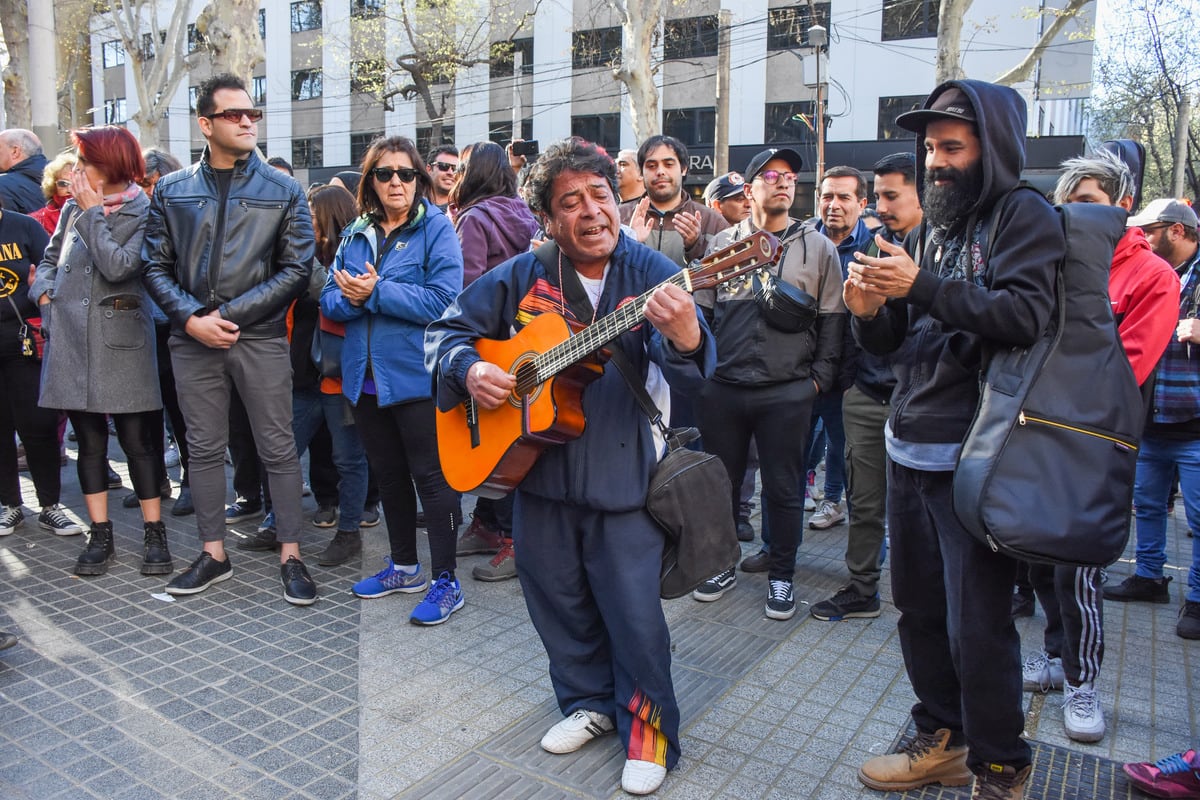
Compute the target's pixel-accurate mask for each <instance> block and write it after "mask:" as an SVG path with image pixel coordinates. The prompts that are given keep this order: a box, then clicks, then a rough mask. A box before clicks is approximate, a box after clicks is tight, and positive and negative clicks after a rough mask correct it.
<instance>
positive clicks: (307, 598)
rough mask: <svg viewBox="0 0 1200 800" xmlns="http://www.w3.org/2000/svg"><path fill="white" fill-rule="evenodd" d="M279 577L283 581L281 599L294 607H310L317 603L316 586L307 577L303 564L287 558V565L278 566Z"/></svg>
mask: <svg viewBox="0 0 1200 800" xmlns="http://www.w3.org/2000/svg"><path fill="white" fill-rule="evenodd" d="M279 577H280V579H282V581H283V599H284V600H287V601H288V602H289V603H291V604H292V605H294V606H311V605H312V604H313V603H315V602H317V585H316V584H315V583H313V579H312V578H310V577H308V570H307V569H305V568H304V562H303V561H301V560H300V559H298V558H296V557H295V556H289V557H288V560H287V563H285V564H280V565H279Z"/></svg>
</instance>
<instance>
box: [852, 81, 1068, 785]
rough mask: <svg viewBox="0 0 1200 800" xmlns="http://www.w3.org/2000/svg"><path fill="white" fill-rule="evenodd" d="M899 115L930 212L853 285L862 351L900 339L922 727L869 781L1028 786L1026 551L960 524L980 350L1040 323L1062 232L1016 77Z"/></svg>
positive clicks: (866, 263)
mask: <svg viewBox="0 0 1200 800" xmlns="http://www.w3.org/2000/svg"><path fill="white" fill-rule="evenodd" d="M897 124H899V125H901V126H902V127H904V128H906V129H908V130H911V131H914V132H915V133H916V134H917V147H918V154H919V155H923V156H924V158H923V159H922V158H918V159H917V168H918V170H917V177H918V179H919V180H923V183H924V196H923V203H922V204H923V206H924V210H925V223H924V224H923V226H922V229H921V231H920V234H919V235H915V236H911V237H909V238H908V240H907V241H908V242H909V243H910V245H909V246H910V247H911V249H912V252H911V253H910V252H907V251H906V250H905V248H903V247H901V246H899V245H896V244H892V243H890V242H888V241H886V240H885V239H883V238H882V237H877V238H876V242H877V244H878V245H879V249H880V255H879V257H875V258H871V257H868V256H865V255H863V254H859V253H856V254H855V258H856V261H855V262H854V263H852V264H851V265H850V268H849V277H848V278H847V280H846V284H845V290H844V297H845V300H846V306H847V308H849V309H850V311H851V313H852V314H853V315H854V318H853V320H852V323H851V324H852V327H853V331H854V335H855V338H856V339H857V340H858V342H859V344H860V345H861V346H862V347H863V349H865V350H867V351H869V352H872V353H875V354H877V355H885V354H888V353H894V356H893V359H892V364H893V368H894V370H895V374H896V381H897V383H896V388H895V390H894V392H893V394H892V410H891V416H890V417H889V419H888V422H887V427H886V429H885V440H886V445H887V451H888V456H889V458H890V462H889V466H888V526H889V530H890V532H891V544H892V593H893V598H894V600H895V604H896V607H897V608H898V609H899V610H900V613H901V616H900V622H899V634H900V645H901V649H902V651H903V654H904V664H905V668H906V669H907V671H908V677H909V680H910V681H911V683H912V686H913V691H914V692H915V694H916V696H917V703H916V705H914V706H913V709H912V716H913V720H914V721H915V722H916V726H917V734H916V736H915V737H913V738H912V739H911V740H910V741H907V742H905V743H904V744H903V745H902V746H901V748H900V752H898V753H895V754H890V755H884V756H878V757H876V758H872V759H870V760H869V761H867V762H866V763H865V764H863V766H862V767H861V768H860V769H859V779H860V780H861V781H862V782H863V783H864V784H866V785H867V786H870V787H871V788H874V789H880V790H889V791H905V790H908V789H915V788H917V787H919V786H924V785H926V784H930V783H941V784H943V785H949V786H960V785H965V784H968V783H970V782H971V781H972V778H974V782H975V783H974V790H973V793H972V797H973V798H976V800H982V799H983V798H994V799H995V800H1000V798H1006V799H1012V800H1019V799H1020V798H1023V797H1024V790H1025V783H1026V781H1027V780H1028V777H1029V772H1030V760H1031V756H1030V749H1029V745H1028V744H1027V743H1026V742H1025V741H1024V740H1023V739H1021V731H1022V728H1023V727H1024V715H1023V713H1022V707H1021V642H1020V638H1019V637H1018V635H1017V630H1016V627H1015V626H1014V625H1013V621H1012V619H1011V617H1010V615H1009V609H1010V606H1011V595H1012V586H1013V580H1014V578H1015V577H1016V567H1017V562H1016V561H1014V560H1013V559H1011V558H1008V557H1007V556H1004V555H1002V554H1000V553H996V552H993V551H992V550H991V549H990V548H988V547H987V546H985V545H984V544H983V543H981V542H980V541H979V540H977V539H975V537H973V536H972V535H971V534H970V533H969V532H967V530H966V529H965V528H964V527H963V526H962V524H961V523H960V522H959V521H958V518H957V516H956V515H955V513H954V507H953V503H952V482H953V476H954V466H955V462H956V460H957V457H958V452H959V449H960V448H961V445H962V441H963V438H964V436H965V435H966V433H967V430H968V428H969V426H970V424H971V420H972V419H973V417H974V415H975V409H976V406H977V403H978V400H979V386H980V377H981V372H982V369H983V366H982V360H983V353H984V351H985V349H988V348H993V347H1010V346H1017V347H1023V346H1027V345H1030V344H1033V343H1034V342H1035V341H1037V340H1038V338H1039V337H1040V336H1041V335H1042V333H1043V331H1044V330H1045V328H1046V325H1047V324H1048V323H1049V320H1050V315H1051V311H1052V309H1053V305H1054V296H1055V294H1054V293H1055V275H1056V270H1057V264H1058V262H1059V261H1060V260H1061V259H1062V257H1063V255H1064V254H1065V252H1066V242H1065V240H1064V237H1063V233H1062V227H1061V225H1060V223H1059V220H1058V217H1057V214H1056V213H1055V211H1054V209H1053V208H1052V207H1051V206H1050V204H1049V203H1048V202H1047V201H1046V200H1045V198H1043V197H1041V196H1040V195H1038V194H1037V193H1035V192H1030V191H1019V192H1012V191H1011V190H1013V189H1014V188H1016V187H1017V185H1018V183H1019V181H1020V175H1021V169H1022V167H1023V166H1024V163H1025V130H1026V128H1025V125H1026V108H1025V101H1024V100H1023V99H1022V98H1021V96H1020V95H1019V94H1017V92H1015V91H1014V90H1012V89H1010V88H1007V87H1003V86H997V85H994V84H989V83H985V82H982V81H973V80H955V81H949V82H947V83H944V84H942V85H940V86H939V87H937V88H936V89H934V91H933V93H932V94H930V95H929V97H928V98H927V99H926V101H925V104H924V106H923V108H921V109H920V110H917V111H910V112H908V113H906V114H902V115H901V116H900V117H899V118H898V119H897ZM1010 192H1011V194H1010ZM994 215H999V218H998V220H997V227H996V228H995V230H996V233H995V237H994V239H993V241H992V242H991V245H990V248H989V247H988V246H987V245H986V244H985V243H984V241H983V239H984V238H985V237H986V236H987V234H986V232H987V231H988V230H989V229H990V226H991V223H992V217H993V216H994ZM1031 513H1036V512H1033V511H1031Z"/></svg>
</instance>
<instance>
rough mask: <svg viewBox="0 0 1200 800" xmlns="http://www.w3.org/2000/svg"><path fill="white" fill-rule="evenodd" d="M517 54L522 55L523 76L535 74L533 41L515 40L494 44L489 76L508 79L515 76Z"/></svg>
mask: <svg viewBox="0 0 1200 800" xmlns="http://www.w3.org/2000/svg"><path fill="white" fill-rule="evenodd" d="M517 53H520V54H521V74H522V75H532V74H533V39H513V40H512V41H508V42H492V58H491V64H490V66H489V67H488V76H489V77H492V78H508V77H511V76H512V74H513V64H514V63H516V58H517Z"/></svg>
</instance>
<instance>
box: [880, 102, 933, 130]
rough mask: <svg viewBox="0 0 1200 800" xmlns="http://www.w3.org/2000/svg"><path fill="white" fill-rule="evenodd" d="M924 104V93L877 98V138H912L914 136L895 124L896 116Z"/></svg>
mask: <svg viewBox="0 0 1200 800" xmlns="http://www.w3.org/2000/svg"><path fill="white" fill-rule="evenodd" d="M924 104H925V95H923V94H906V95H900V96H898V97H881V98H879V139H880V141H882V140H884V139H912V138H914V137H915V136H916V134H915V133H913V132H912V131H906V130H904V128H901V127H900V126H899V125H897V124H896V117H898V116H900V115H901V114H903V113H904V112H905V111H912V110H913V109H915V108H920V107H921V106H923V105H924Z"/></svg>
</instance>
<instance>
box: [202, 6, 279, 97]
mask: <svg viewBox="0 0 1200 800" xmlns="http://www.w3.org/2000/svg"><path fill="white" fill-rule="evenodd" d="M196 29H197V30H198V31H200V32H201V33H203V34H204V38H205V40H206V41H207V42H208V46H209V49H210V51H211V52H212V66H213V72H214V73H218V72H229V73H232V74H233V75H237V76H238V77H239V78H241V79H242V80H243V81H245V82H246V85H247V86H249V85H250V84H251V80H252V78H253V76H254V68H255V67H257V66H258V65H259V64H261V63H262V62H263V60H264V59H265V58H266V52H265V51H264V49H263V41H262V38H261V37H260V36H259V35H258V0H212V2H210V3H209V4H208V5H207V6H205V7H204V10H203V11H201V12H200V16H199V17H197V18H196Z"/></svg>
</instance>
